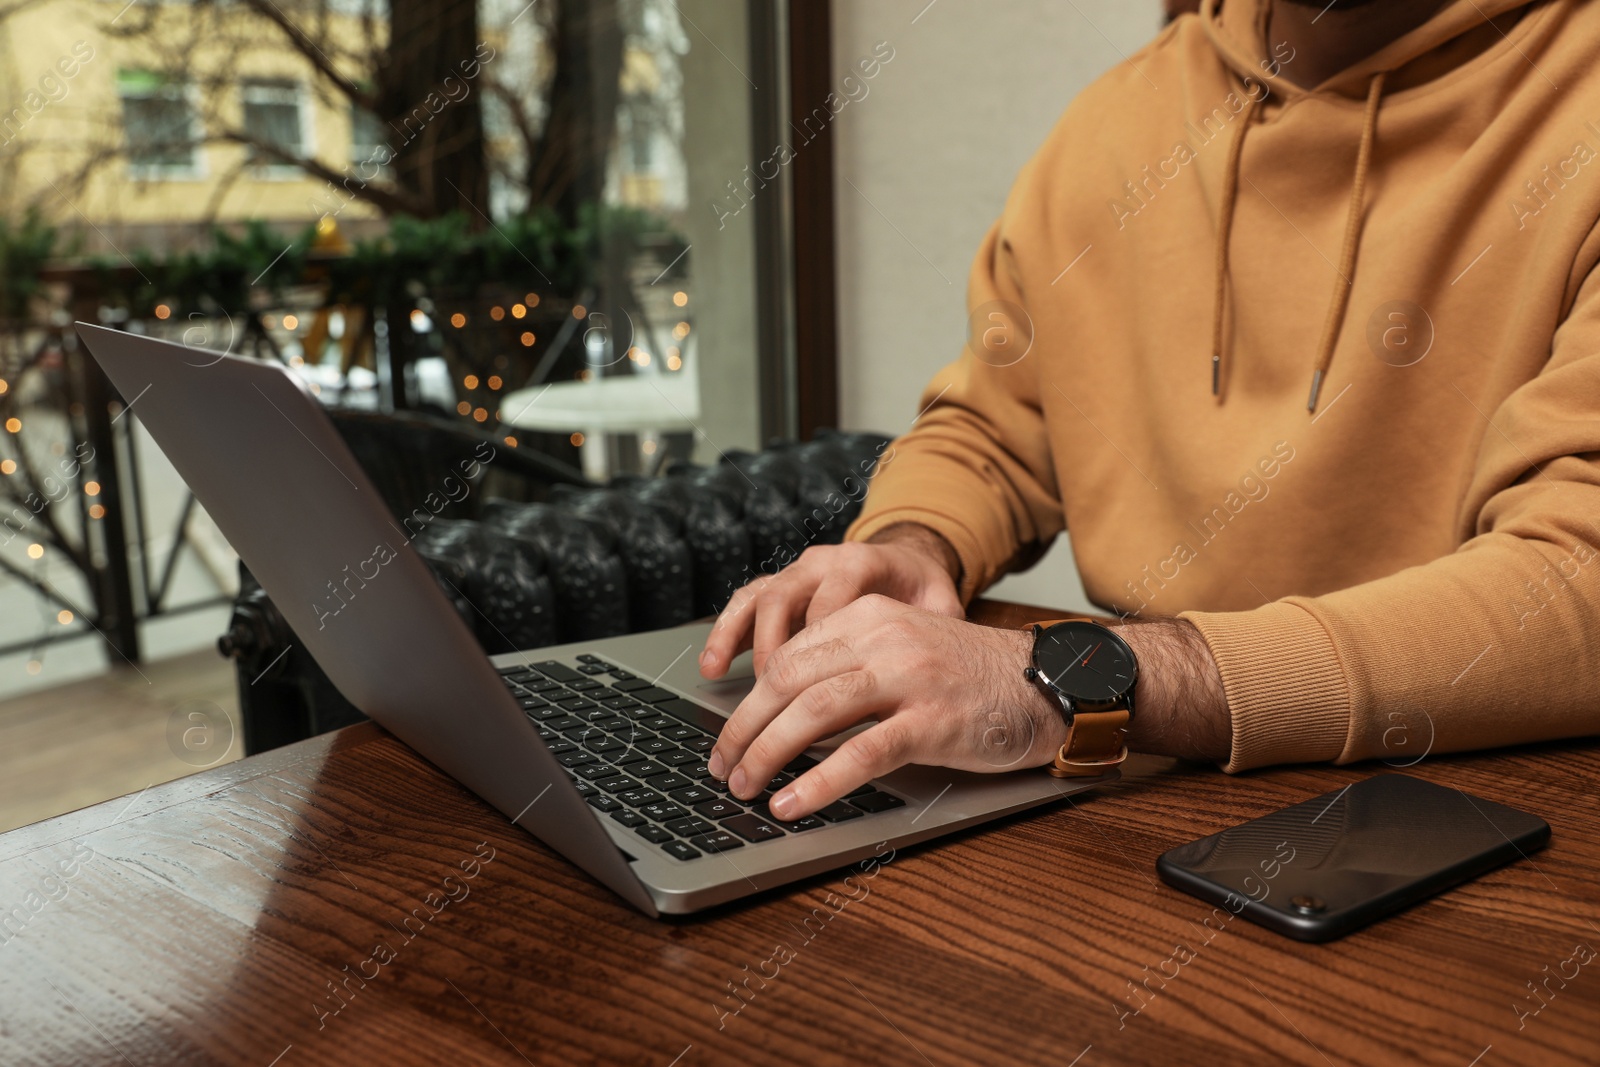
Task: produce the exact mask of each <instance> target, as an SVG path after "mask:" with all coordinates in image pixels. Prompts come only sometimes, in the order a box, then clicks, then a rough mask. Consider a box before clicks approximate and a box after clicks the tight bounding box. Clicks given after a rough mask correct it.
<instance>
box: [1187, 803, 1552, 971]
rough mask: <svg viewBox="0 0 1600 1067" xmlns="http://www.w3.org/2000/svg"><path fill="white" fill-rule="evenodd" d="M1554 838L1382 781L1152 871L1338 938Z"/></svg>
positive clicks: (1213, 897) (1223, 901) (1281, 925)
mask: <svg viewBox="0 0 1600 1067" xmlns="http://www.w3.org/2000/svg"><path fill="white" fill-rule="evenodd" d="M1549 840H1550V824H1549V823H1547V822H1545V821H1544V820H1543V819H1541V818H1539V817H1538V816H1535V815H1529V814H1528V813H1527V812H1525V811H1518V810H1517V809H1516V808H1508V807H1506V806H1505V805H1504V804H1496V803H1495V802H1494V801H1492V800H1484V799H1483V798H1482V797H1474V796H1468V795H1467V794H1466V793H1463V792H1462V791H1461V790H1459V789H1451V788H1448V787H1446V786H1440V785H1434V784H1433V783H1432V782H1425V781H1423V780H1422V779H1420V778H1413V777H1411V776H1410V775H1407V774H1380V775H1375V776H1373V777H1371V778H1368V779H1365V780H1364V781H1360V782H1355V783H1353V784H1351V785H1347V786H1345V787H1344V788H1343V789H1338V790H1335V791H1334V792H1332V793H1325V794H1324V795H1322V796H1320V797H1317V798H1315V799H1313V800H1307V801H1304V802H1303V803H1300V804H1295V805H1293V806H1291V807H1287V808H1284V809H1283V810H1282V811H1275V812H1273V813H1272V814H1271V815H1263V816H1262V817H1261V818H1259V819H1252V820H1250V821H1249V822H1247V823H1242V824H1240V825H1238V826H1235V827H1233V828H1231V829H1228V830H1223V831H1222V832H1221V833H1216V834H1212V835H1211V836H1210V837H1202V838H1201V839H1200V840H1198V841H1193V842H1190V843H1189V844H1187V845H1180V846H1179V847H1177V848H1175V849H1172V850H1171V851H1169V852H1166V853H1164V854H1163V855H1162V856H1161V858H1160V859H1158V860H1156V870H1157V872H1159V873H1160V875H1161V880H1162V881H1163V882H1166V883H1167V884H1168V885H1170V886H1172V887H1174V888H1176V889H1181V890H1183V891H1184V892H1186V893H1192V894H1194V895H1195V896H1197V897H1199V898H1200V899H1201V900H1204V901H1208V902H1210V903H1212V904H1216V905H1218V906H1220V907H1222V908H1225V909H1227V910H1228V911H1229V912H1231V913H1232V914H1234V915H1242V916H1244V917H1245V918H1246V919H1249V920H1250V921H1252V922H1255V923H1258V924H1260V925H1261V926H1265V927H1266V928H1267V929H1269V930H1274V931H1276V932H1277V933H1280V934H1282V935H1284V936H1285V937H1292V938H1294V939H1295V940H1297V941H1332V940H1334V939H1335V938H1339V937H1343V936H1344V935H1345V934H1348V933H1351V932H1353V931H1356V930H1359V929H1361V928H1362V927H1364V926H1367V925H1368V924H1370V923H1373V922H1376V921H1377V920H1379V919H1382V918H1384V917H1385V916H1388V915H1392V914H1393V913H1395V912H1397V911H1399V910H1401V909H1402V908H1406V907H1409V906H1410V905H1412V904H1415V903H1416V902H1418V901H1419V900H1426V899H1427V898H1428V897H1431V896H1433V895H1434V894H1436V893H1442V892H1444V891H1445V890H1446V889H1449V888H1450V887H1451V886H1455V885H1460V884H1461V883H1462V882H1465V881H1468V880H1469V879H1472V878H1476V877H1477V876H1478V875H1480V874H1483V873H1484V872H1486V871H1492V870H1494V869H1495V868H1496V867H1499V866H1502V865H1504V864H1506V863H1510V862H1511V861H1512V860H1514V859H1517V858H1518V857H1525V856H1526V855H1527V854H1528V853H1530V852H1535V851H1537V850H1538V849H1541V848H1543V847H1544V846H1545V844H1546V843H1547V842H1548V841H1549ZM1219 918H1220V916H1219Z"/></svg>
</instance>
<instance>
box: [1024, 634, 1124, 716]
mask: <svg viewBox="0 0 1600 1067" xmlns="http://www.w3.org/2000/svg"><path fill="white" fill-rule="evenodd" d="M1033 665H1034V666H1035V667H1037V668H1038V669H1039V671H1040V673H1041V674H1043V675H1044V676H1045V678H1046V679H1048V680H1049V681H1050V682H1051V683H1052V684H1053V685H1054V686H1055V687H1056V688H1057V689H1059V690H1060V691H1061V692H1062V693H1063V694H1065V695H1066V696H1069V697H1071V698H1072V699H1073V700H1074V701H1079V702H1083V703H1087V704H1109V703H1112V702H1114V701H1116V700H1117V699H1118V698H1119V697H1121V696H1123V695H1124V694H1126V693H1127V692H1128V690H1129V689H1131V688H1132V687H1133V682H1134V678H1135V677H1136V675H1137V667H1136V665H1135V662H1134V658H1133V650H1132V649H1130V648H1129V647H1128V646H1127V645H1126V644H1125V643H1124V642H1123V640H1122V638H1120V637H1118V636H1117V635H1116V634H1114V633H1112V632H1111V631H1110V630H1107V629H1106V628H1105V627H1104V626H1097V625H1096V624H1094V623H1092V622H1063V623H1058V624H1057V625H1055V626H1052V627H1050V628H1049V629H1048V630H1046V631H1045V632H1044V633H1043V634H1041V635H1040V637H1039V639H1038V640H1037V641H1035V642H1034V648H1033Z"/></svg>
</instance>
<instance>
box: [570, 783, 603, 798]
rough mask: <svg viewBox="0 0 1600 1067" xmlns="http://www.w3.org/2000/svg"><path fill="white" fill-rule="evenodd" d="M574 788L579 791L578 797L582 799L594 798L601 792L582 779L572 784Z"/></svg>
mask: <svg viewBox="0 0 1600 1067" xmlns="http://www.w3.org/2000/svg"><path fill="white" fill-rule="evenodd" d="M572 788H574V789H576V790H577V791H578V795H579V796H580V797H592V796H595V795H597V794H598V793H599V792H600V790H598V789H596V788H595V787H594V786H592V785H590V784H589V783H588V782H585V781H583V780H581V779H579V780H577V781H574V782H573V783H572Z"/></svg>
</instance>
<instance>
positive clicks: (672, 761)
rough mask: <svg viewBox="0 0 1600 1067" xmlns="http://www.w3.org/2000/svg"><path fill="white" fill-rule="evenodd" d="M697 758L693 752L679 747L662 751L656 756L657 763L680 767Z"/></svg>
mask: <svg viewBox="0 0 1600 1067" xmlns="http://www.w3.org/2000/svg"><path fill="white" fill-rule="evenodd" d="M697 759H699V757H698V756H696V755H695V754H694V753H693V752H685V751H684V750H683V749H681V748H675V749H673V750H672V751H671V752H663V753H661V755H659V756H657V757H656V761H657V762H658V763H665V764H666V765H667V766H668V767H682V766H683V765H684V764H685V763H693V762H694V761H695V760H697Z"/></svg>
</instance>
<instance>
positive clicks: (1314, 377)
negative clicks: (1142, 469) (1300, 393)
mask: <svg viewBox="0 0 1600 1067" xmlns="http://www.w3.org/2000/svg"><path fill="white" fill-rule="evenodd" d="M1382 95H1383V72H1381V71H1380V72H1379V73H1377V74H1374V75H1373V76H1372V84H1371V85H1369V86H1368V87H1367V112H1366V115H1365V117H1364V118H1363V119H1362V123H1361V148H1360V150H1359V151H1357V152H1356V176H1355V180H1354V181H1353V182H1351V184H1350V210H1349V213H1348V214H1347V215H1346V216H1345V222H1344V249H1343V250H1342V251H1341V252H1340V253H1339V277H1338V278H1337V279H1336V280H1335V281H1334V283H1333V302H1332V303H1331V304H1330V305H1329V306H1328V321H1327V323H1326V324H1325V325H1324V326H1323V327H1322V347H1321V348H1320V349H1318V351H1317V365H1316V367H1315V368H1314V369H1313V370H1312V372H1311V395H1310V396H1309V397H1308V398H1307V399H1306V410H1307V411H1316V410H1317V394H1319V393H1321V392H1322V380H1323V379H1324V378H1326V377H1327V376H1328V368H1329V367H1330V366H1331V365H1332V364H1333V346H1334V345H1335V344H1337V343H1338V341H1339V328H1340V327H1341V326H1343V325H1344V312H1345V308H1346V307H1347V306H1349V303H1350V288H1351V285H1352V284H1353V280H1352V278H1351V275H1352V274H1354V273H1355V270H1356V252H1357V250H1358V249H1359V248H1360V247H1361V212H1362V209H1363V208H1364V207H1365V206H1366V204H1365V200H1366V195H1367V172H1368V170H1369V169H1370V167H1371V164H1372V142H1373V140H1374V139H1375V138H1376V136H1377V132H1378V100H1379V98H1380V97H1381V96H1382Z"/></svg>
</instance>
